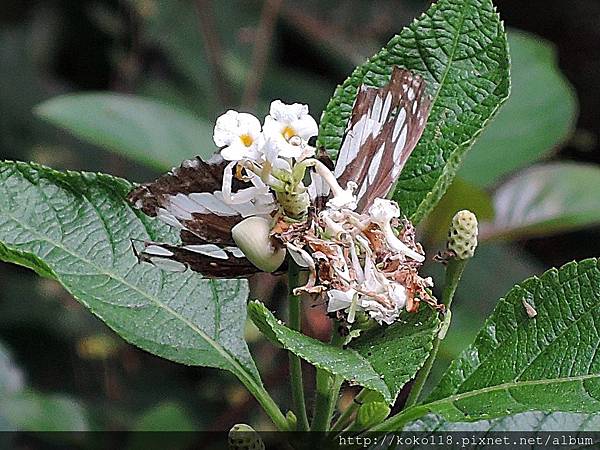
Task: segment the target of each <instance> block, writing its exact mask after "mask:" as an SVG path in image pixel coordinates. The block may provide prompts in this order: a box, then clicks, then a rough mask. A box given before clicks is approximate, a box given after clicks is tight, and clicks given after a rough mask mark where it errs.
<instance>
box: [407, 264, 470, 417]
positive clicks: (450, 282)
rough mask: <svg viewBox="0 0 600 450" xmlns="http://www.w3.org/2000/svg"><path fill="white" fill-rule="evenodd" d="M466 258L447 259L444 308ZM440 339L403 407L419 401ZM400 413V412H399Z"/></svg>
mask: <svg viewBox="0 0 600 450" xmlns="http://www.w3.org/2000/svg"><path fill="white" fill-rule="evenodd" d="M467 261H468V260H466V259H457V258H452V259H451V260H450V261H448V266H447V267H446V281H445V286H444V292H443V294H442V302H443V303H444V305H445V306H446V309H447V310H448V311H449V310H450V305H451V304H452V299H453V298H454V294H455V293H456V288H457V287H458V283H459V281H460V278H461V276H462V273H463V271H464V269H465V265H466V263H467ZM441 342H442V340H441V339H440V338H438V337H436V338H435V340H434V341H433V349H432V350H431V353H430V354H429V357H428V358H427V361H425V364H424V365H423V367H422V368H421V370H420V371H419V373H418V374H417V376H416V378H415V382H414V383H413V386H412V389H411V390H410V394H409V395H408V398H407V399H406V403H405V404H404V409H408V408H410V407H411V406H414V405H415V404H417V402H418V401H419V396H420V395H421V392H422V391H423V386H425V382H426V381H427V378H428V377H429V372H431V368H432V367H433V363H434V361H435V358H436V356H437V352H438V350H439V348H440V343H441ZM401 414H402V413H401Z"/></svg>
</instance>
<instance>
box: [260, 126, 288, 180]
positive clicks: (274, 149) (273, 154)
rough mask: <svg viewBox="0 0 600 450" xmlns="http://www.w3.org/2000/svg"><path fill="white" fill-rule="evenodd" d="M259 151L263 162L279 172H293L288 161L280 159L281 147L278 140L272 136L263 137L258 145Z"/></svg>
mask: <svg viewBox="0 0 600 450" xmlns="http://www.w3.org/2000/svg"><path fill="white" fill-rule="evenodd" d="M258 151H259V153H260V154H261V157H262V160H263V162H266V163H268V164H269V165H270V166H271V167H274V168H276V169H279V170H285V171H286V172H291V171H292V167H291V165H290V163H289V162H288V161H286V160H285V159H283V158H280V154H279V147H278V146H277V142H276V140H275V139H274V138H273V137H271V136H264V135H263V136H261V138H260V139H259V144H258Z"/></svg>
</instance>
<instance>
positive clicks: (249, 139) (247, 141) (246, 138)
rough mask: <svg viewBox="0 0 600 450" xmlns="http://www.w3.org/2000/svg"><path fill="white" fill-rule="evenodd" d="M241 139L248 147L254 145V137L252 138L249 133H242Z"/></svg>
mask: <svg viewBox="0 0 600 450" xmlns="http://www.w3.org/2000/svg"><path fill="white" fill-rule="evenodd" d="M240 139H241V140H242V143H243V144H244V145H245V146H246V147H250V146H251V145H252V143H253V142H254V139H252V136H250V135H249V134H242V135H241V136H240Z"/></svg>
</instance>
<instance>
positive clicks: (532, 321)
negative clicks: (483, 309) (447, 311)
mask: <svg viewBox="0 0 600 450" xmlns="http://www.w3.org/2000/svg"><path fill="white" fill-rule="evenodd" d="M523 302H527V303H528V304H529V305H531V306H532V307H533V308H535V310H536V311H537V315H536V316H535V317H533V318H531V317H529V316H528V315H527V313H526V310H525V307H524V305H523ZM599 306H600V262H599V261H598V260H597V259H588V260H585V261H582V262H580V263H569V264H566V265H565V266H563V267H562V268H560V269H551V270H549V271H547V272H545V273H544V274H543V275H542V276H541V277H540V278H537V277H533V278H530V279H528V280H526V281H524V282H523V283H521V284H520V285H517V286H515V287H514V288H513V289H512V290H511V291H510V292H509V293H508V294H507V295H506V297H505V298H503V299H501V300H500V302H499V304H498V306H497V307H496V309H495V310H494V313H493V314H492V315H491V317H490V318H489V319H488V320H487V321H486V322H485V325H484V327H483V329H482V330H481V332H480V333H479V334H478V335H477V338H476V339H475V342H474V343H473V344H472V345H471V346H470V347H469V348H467V349H466V350H465V351H464V352H463V353H462V354H461V356H460V357H459V358H458V359H457V360H455V361H454V362H453V363H452V364H451V365H450V368H449V369H448V371H447V372H446V374H445V375H444V376H443V377H442V380H441V381H440V383H439V385H438V386H437V388H436V389H435V390H434V391H433V392H432V393H431V395H430V396H429V397H428V399H427V401H426V403H427V406H428V408H429V409H430V410H432V411H435V412H438V413H440V414H441V415H443V416H444V417H445V418H446V419H448V420H453V421H454V420H464V419H467V420H476V419H481V418H493V417H498V416H502V415H506V414H511V413H518V412H521V411H527V410H534V409H537V410H545V411H565V412H580V413H595V412H599V411H600V359H599V358H598V357H597V356H598V354H597V348H598V328H599V325H600V308H599Z"/></svg>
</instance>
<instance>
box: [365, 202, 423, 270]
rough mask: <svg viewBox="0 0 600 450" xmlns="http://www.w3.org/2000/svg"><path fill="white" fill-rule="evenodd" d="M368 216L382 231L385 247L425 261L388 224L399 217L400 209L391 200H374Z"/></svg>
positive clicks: (419, 260)
mask: <svg viewBox="0 0 600 450" xmlns="http://www.w3.org/2000/svg"><path fill="white" fill-rule="evenodd" d="M369 216H370V218H371V221H372V222H374V223H376V224H377V225H379V228H381V231H383V234H384V236H385V241H386V243H387V245H388V246H389V247H390V248H391V249H392V250H394V251H395V252H398V253H401V254H403V255H406V256H408V257H409V258H412V259H414V260H415V261H418V262H423V261H425V257H424V256H423V255H421V254H420V253H417V252H416V251H414V250H413V249H411V248H410V247H408V246H407V245H406V244H405V243H404V242H402V241H401V240H400V239H398V237H397V236H396V235H395V234H394V230H393V229H392V225H391V223H390V222H391V220H392V219H393V218H394V217H400V208H399V207H398V204H397V203H396V202H394V201H392V200H385V199H382V198H376V199H375V200H374V201H373V204H372V205H371V207H370V208H369Z"/></svg>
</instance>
